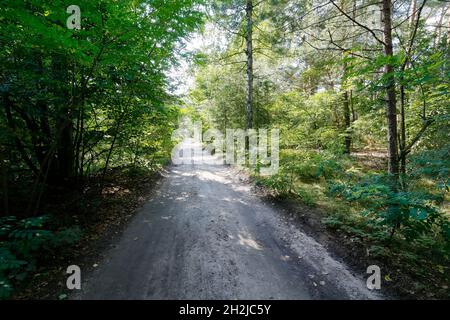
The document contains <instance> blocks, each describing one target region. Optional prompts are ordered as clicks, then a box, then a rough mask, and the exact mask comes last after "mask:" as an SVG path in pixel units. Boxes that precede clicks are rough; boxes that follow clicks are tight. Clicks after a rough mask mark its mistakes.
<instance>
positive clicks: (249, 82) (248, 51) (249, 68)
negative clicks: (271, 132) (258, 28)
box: [245, 0, 253, 129]
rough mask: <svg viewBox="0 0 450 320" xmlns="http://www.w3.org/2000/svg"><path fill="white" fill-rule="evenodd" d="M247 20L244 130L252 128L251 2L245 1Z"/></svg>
mask: <svg viewBox="0 0 450 320" xmlns="http://www.w3.org/2000/svg"><path fill="white" fill-rule="evenodd" d="M245 12H246V19H247V32H246V42H247V48H246V50H245V53H246V55H247V108H246V116H247V119H246V120H247V121H246V129H251V128H253V0H247V6H246V9H245Z"/></svg>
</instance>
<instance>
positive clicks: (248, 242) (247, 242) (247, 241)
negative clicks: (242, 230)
mask: <svg viewBox="0 0 450 320" xmlns="http://www.w3.org/2000/svg"><path fill="white" fill-rule="evenodd" d="M238 237H239V241H238V243H239V244H240V245H242V246H246V247H250V248H252V249H255V250H259V251H261V250H262V249H263V248H262V247H261V246H260V245H259V244H258V242H256V241H255V240H253V239H252V238H250V237H245V236H243V235H242V234H238Z"/></svg>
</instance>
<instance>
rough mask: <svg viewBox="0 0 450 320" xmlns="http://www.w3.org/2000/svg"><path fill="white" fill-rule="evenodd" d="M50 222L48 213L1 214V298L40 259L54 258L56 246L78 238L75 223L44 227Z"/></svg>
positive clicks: (57, 248) (64, 244) (34, 268)
mask: <svg viewBox="0 0 450 320" xmlns="http://www.w3.org/2000/svg"><path fill="white" fill-rule="evenodd" d="M50 223H51V219H50V217H49V216H39V217H32V218H26V219H20V220H19V219H17V217H15V216H8V217H3V218H0V299H5V298H8V297H9V296H10V295H11V294H12V292H13V288H14V286H15V285H17V284H19V283H20V282H22V281H23V280H25V279H26V278H27V276H29V275H30V273H31V272H33V271H35V270H36V268H37V267H38V265H39V263H40V262H42V261H44V260H46V259H52V258H54V256H55V255H56V254H58V250H59V249H61V248H64V247H66V246H68V245H71V244H73V243H74V242H76V241H77V240H78V239H79V238H80V235H81V232H80V229H79V228H78V227H71V228H61V229H58V230H54V231H52V230H49V229H48V228H45V227H46V226H48V225H50Z"/></svg>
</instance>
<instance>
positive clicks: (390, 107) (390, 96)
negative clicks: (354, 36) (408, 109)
mask: <svg viewBox="0 0 450 320" xmlns="http://www.w3.org/2000/svg"><path fill="white" fill-rule="evenodd" d="M391 5H392V4H391V0H383V22H384V53H385V55H386V57H388V58H390V57H392V56H393V54H394V50H393V45H392V20H391ZM384 73H385V75H386V81H387V83H386V119H387V125H388V134H387V136H388V173H389V174H391V175H393V176H395V177H397V176H398V172H399V168H398V145H397V101H396V99H397V97H396V90H395V77H394V66H393V65H392V62H391V60H390V59H389V60H388V62H387V63H386V65H385V66H384Z"/></svg>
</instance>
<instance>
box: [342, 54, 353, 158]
mask: <svg viewBox="0 0 450 320" xmlns="http://www.w3.org/2000/svg"><path fill="white" fill-rule="evenodd" d="M346 76H347V63H346V62H344V76H343V80H345V78H346ZM343 100H344V101H343V107H344V127H345V128H344V129H345V132H344V134H345V136H344V153H345V154H350V148H351V145H352V137H351V135H350V134H351V133H350V130H351V128H350V126H351V125H352V123H351V118H350V101H349V93H348V90H347V89H344V93H343Z"/></svg>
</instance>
